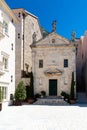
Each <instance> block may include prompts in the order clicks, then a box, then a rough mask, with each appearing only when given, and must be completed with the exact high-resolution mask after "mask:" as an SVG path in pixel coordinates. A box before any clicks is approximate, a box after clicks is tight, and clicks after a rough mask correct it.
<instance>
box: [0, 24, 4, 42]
mask: <svg viewBox="0 0 87 130" xmlns="http://www.w3.org/2000/svg"><path fill="white" fill-rule="evenodd" d="M3 37H4V34H3V24H2V23H1V22H0V39H2V38H3Z"/></svg>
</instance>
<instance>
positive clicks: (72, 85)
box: [69, 72, 75, 104]
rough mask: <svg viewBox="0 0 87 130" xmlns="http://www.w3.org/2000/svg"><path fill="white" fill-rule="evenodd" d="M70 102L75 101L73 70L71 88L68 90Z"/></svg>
mask: <svg viewBox="0 0 87 130" xmlns="http://www.w3.org/2000/svg"><path fill="white" fill-rule="evenodd" d="M69 102H70V104H74V103H75V90H74V72H72V81H71V90H70V99H69Z"/></svg>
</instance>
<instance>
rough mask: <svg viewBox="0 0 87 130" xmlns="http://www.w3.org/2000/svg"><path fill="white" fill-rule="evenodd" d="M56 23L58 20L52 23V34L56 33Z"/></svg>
mask: <svg viewBox="0 0 87 130" xmlns="http://www.w3.org/2000/svg"><path fill="white" fill-rule="evenodd" d="M56 23H57V22H56V20H54V21H53V23H52V32H56Z"/></svg>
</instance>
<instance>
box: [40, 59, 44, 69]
mask: <svg viewBox="0 0 87 130" xmlns="http://www.w3.org/2000/svg"><path fill="white" fill-rule="evenodd" d="M39 68H43V60H39Z"/></svg>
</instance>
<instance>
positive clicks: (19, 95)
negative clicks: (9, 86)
mask: <svg viewBox="0 0 87 130" xmlns="http://www.w3.org/2000/svg"><path fill="white" fill-rule="evenodd" d="M25 99H26V88H25V85H24V82H23V81H20V83H19V84H18V86H17V88H16V90H15V100H16V101H23V100H25Z"/></svg>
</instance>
